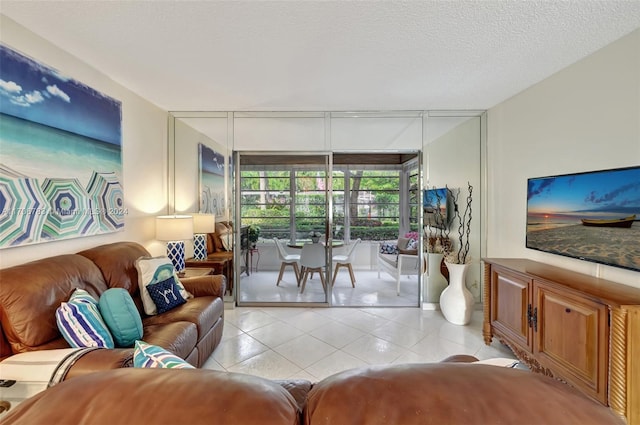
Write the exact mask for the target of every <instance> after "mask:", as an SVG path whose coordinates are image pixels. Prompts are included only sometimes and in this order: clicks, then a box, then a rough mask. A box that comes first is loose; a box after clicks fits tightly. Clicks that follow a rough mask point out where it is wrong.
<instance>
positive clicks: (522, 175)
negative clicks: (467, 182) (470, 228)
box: [487, 30, 640, 287]
mask: <svg viewBox="0 0 640 425" xmlns="http://www.w3.org/2000/svg"><path fill="white" fill-rule="evenodd" d="M487 128H488V139H487V150H488V164H487V165H488V167H487V169H488V187H489V190H488V196H489V198H488V210H489V217H488V237H487V243H488V246H487V250H488V256H489V257H524V258H530V259H533V260H538V261H542V262H545V263H549V264H552V265H556V266H559V267H564V268H566V269H570V270H574V271H577V272H580V273H585V274H589V275H593V276H599V277H603V278H605V279H609V280H612V281H615V282H620V283H625V284H628V285H632V286H636V287H640V273H637V272H632V271H629V270H624V269H620V268H615V267H609V266H603V265H597V264H594V263H590V262H585V261H580V260H574V259H569V258H565V257H562V256H558V255H553V254H546V253H542V252H538V251H534V250H529V249H526V248H525V232H526V214H525V210H526V201H527V200H526V184H527V178H529V177H540V176H547V175H555V174H566V173H573V172H581V171H592V170H600V169H608V168H617V167H625V166H633V165H636V166H637V165H640V30H636V31H635V32H633V33H631V34H630V35H628V36H626V37H624V38H622V39H620V40H618V41H616V42H614V43H613V44H611V45H609V46H607V47H605V48H603V49H602V50H600V51H598V52H596V53H594V54H593V55H591V56H589V57H587V58H585V59H583V60H582V61H580V62H578V63H576V64H574V65H572V66H570V67H568V68H565V69H564V70H562V71H560V72H558V73H557V74H555V75H553V76H551V77H549V78H547V79H545V80H544V81H542V82H540V83H538V84H536V85H535V86H532V87H530V88H529V89H527V90H525V91H524V92H522V93H520V94H518V95H516V96H514V97H513V98H511V99H509V100H507V101H505V102H503V103H501V104H499V105H497V106H495V107H493V108H491V109H490V110H489V111H488V127H487ZM635 225H637V223H636V224H635Z"/></svg>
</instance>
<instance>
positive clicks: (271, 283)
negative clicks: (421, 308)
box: [238, 267, 419, 307]
mask: <svg viewBox="0 0 640 425" xmlns="http://www.w3.org/2000/svg"><path fill="white" fill-rule="evenodd" d="M355 277H356V284H355V288H354V287H352V286H351V279H350V278H349V272H348V271H347V269H346V268H341V269H340V271H339V273H338V275H337V276H336V282H335V285H334V286H333V292H332V305H334V306H351V307H373V306H375V307H380V306H384V307H416V306H417V305H418V300H419V298H418V297H419V294H418V277H417V276H402V278H401V280H400V295H398V294H397V293H396V281H395V279H394V278H393V277H391V276H390V275H389V274H387V273H386V272H382V273H380V277H378V272H377V271H371V270H355ZM277 281H278V271H277V270H276V271H272V270H271V271H263V270H260V271H259V272H257V273H252V274H251V275H250V276H247V275H246V274H243V275H241V277H240V285H239V288H240V289H239V293H238V300H240V301H241V302H261V303H271V302H273V303H275V302H298V303H299V302H316V303H322V302H325V294H324V290H323V289H322V285H321V283H320V279H319V277H318V275H317V274H316V275H315V276H314V277H313V279H309V280H307V285H306V287H305V290H304V293H302V294H301V293H300V288H299V287H298V286H297V282H296V277H295V274H294V272H293V269H292V268H291V267H287V268H286V269H285V273H284V275H283V279H282V281H281V282H280V285H278V286H276V282H277Z"/></svg>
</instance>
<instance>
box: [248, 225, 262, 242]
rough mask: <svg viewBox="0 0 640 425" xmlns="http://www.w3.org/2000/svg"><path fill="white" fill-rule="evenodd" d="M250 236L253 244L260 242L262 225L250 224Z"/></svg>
mask: <svg viewBox="0 0 640 425" xmlns="http://www.w3.org/2000/svg"><path fill="white" fill-rule="evenodd" d="M247 232H248V236H249V242H251V245H255V244H256V242H258V238H259V237H260V226H258V225H255V224H251V225H249V229H248V230H247Z"/></svg>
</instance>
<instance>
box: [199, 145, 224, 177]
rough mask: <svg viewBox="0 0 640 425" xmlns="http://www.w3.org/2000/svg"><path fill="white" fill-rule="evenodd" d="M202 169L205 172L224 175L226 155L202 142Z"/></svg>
mask: <svg viewBox="0 0 640 425" xmlns="http://www.w3.org/2000/svg"><path fill="white" fill-rule="evenodd" d="M199 149H200V170H201V171H202V172H204V173H210V174H218V175H220V176H224V156H223V155H222V154H221V153H218V152H216V151H214V150H213V149H211V148H210V147H208V146H205V145H203V144H202V143H200V145H199Z"/></svg>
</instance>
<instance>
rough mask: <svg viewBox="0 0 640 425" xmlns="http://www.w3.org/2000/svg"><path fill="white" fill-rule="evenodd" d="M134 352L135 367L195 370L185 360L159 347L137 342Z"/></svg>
mask: <svg viewBox="0 0 640 425" xmlns="http://www.w3.org/2000/svg"><path fill="white" fill-rule="evenodd" d="M135 345H136V347H135V349H134V351H133V367H155V368H169V369H195V367H193V366H192V365H190V364H189V363H187V362H186V361H185V360H183V359H181V358H180V357H178V356H176V355H175V354H173V353H171V352H169V351H167V350H165V349H164V348H162V347H158V346H157V345H151V344H148V343H146V342H144V341H136V344H135Z"/></svg>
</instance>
